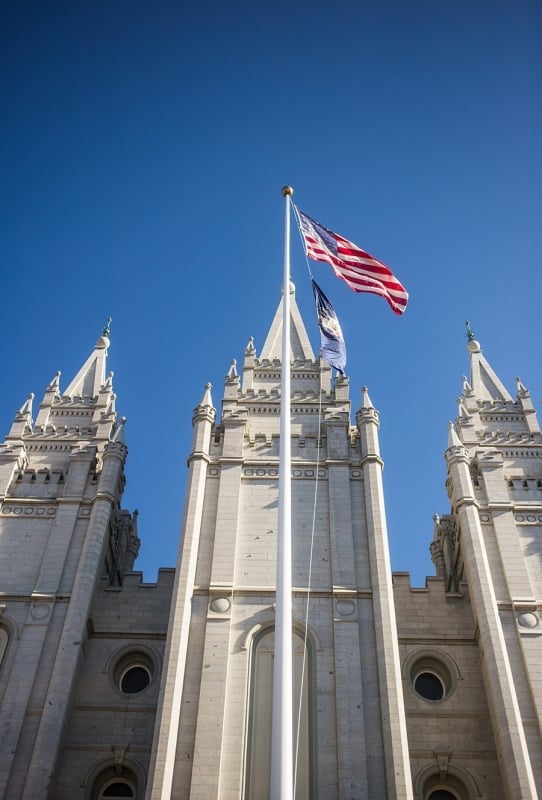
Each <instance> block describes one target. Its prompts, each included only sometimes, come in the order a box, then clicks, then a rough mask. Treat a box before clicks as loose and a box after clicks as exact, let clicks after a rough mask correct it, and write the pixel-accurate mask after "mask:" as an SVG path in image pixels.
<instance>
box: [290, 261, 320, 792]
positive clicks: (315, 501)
mask: <svg viewBox="0 0 542 800" xmlns="http://www.w3.org/2000/svg"><path fill="white" fill-rule="evenodd" d="M309 272H310V269H309ZM319 382H320V387H321V386H322V359H321V358H320V375H319ZM322 393H323V389H322V388H320V394H319V402H318V432H317V437H316V480H315V482H314V498H313V505H312V531H311V546H310V555H309V574H308V580H307V605H306V609H305V623H304V631H303V662H302V667H301V681H300V688H299V703H298V709H297V735H296V742H295V757H294V797H295V792H296V787H297V766H298V756H299V738H300V730H301V706H302V699H303V688H304V685H305V673H306V665H307V639H308V636H309V608H310V599H311V583H312V562H313V555H314V536H315V531H316V509H317V506H318V480H319V473H320V451H321V449H322V447H321V444H322Z"/></svg>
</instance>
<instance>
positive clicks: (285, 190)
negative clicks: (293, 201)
mask: <svg viewBox="0 0 542 800" xmlns="http://www.w3.org/2000/svg"><path fill="white" fill-rule="evenodd" d="M293 193H294V190H293V189H292V187H291V186H283V187H282V196H283V197H288V195H289V196H290V197H291V196H292V195H293Z"/></svg>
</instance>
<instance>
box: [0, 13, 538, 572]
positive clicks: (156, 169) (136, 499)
mask: <svg viewBox="0 0 542 800" xmlns="http://www.w3.org/2000/svg"><path fill="white" fill-rule="evenodd" d="M0 15H1V25H0V38H1V41H0V68H1V73H0V74H1V75H2V79H1V81H2V83H1V89H0V92H1V103H2V123H1V127H0V152H1V173H2V174H1V196H0V202H1V209H0V259H1V263H2V288H3V292H2V314H1V315H0V337H1V338H0V342H1V353H2V365H3V390H2V393H1V395H0V424H1V425H2V426H3V429H4V432H5V433H7V431H8V429H9V425H10V422H11V419H12V416H13V414H14V412H15V410H16V409H17V408H19V407H20V406H21V405H22V403H23V401H24V399H25V398H26V396H27V395H28V393H29V392H30V391H33V392H35V393H36V396H37V399H39V398H41V396H42V393H43V390H44V388H45V386H46V384H47V383H48V382H49V381H50V379H51V378H52V376H53V375H54V373H55V372H56V371H57V370H58V369H61V370H62V373H63V378H62V385H63V386H64V387H65V386H66V385H67V383H68V381H69V380H70V379H71V377H72V376H73V374H74V373H75V372H76V371H77V369H78V368H79V366H80V365H81V364H82V363H83V361H84V360H85V358H86V357H87V355H88V353H89V352H90V351H91V349H92V347H93V344H94V342H95V340H96V338H97V336H98V335H99V333H100V331H101V329H102V327H103V325H104V323H105V321H106V319H107V317H108V316H109V315H111V316H112V317H113V323H112V335H111V339H112V345H111V348H110V356H109V367H110V368H111V369H112V370H114V372H115V378H114V385H115V390H116V392H117V395H118V402H117V408H118V411H119V413H120V414H122V415H125V416H126V417H127V418H128V423H127V429H126V434H127V439H128V445H129V457H128V464H127V479H128V483H127V489H126V493H125V497H124V506H125V507H127V508H129V509H131V510H133V509H135V508H138V509H139V511H140V517H139V533H140V537H141V538H142V542H143V545H142V550H141V555H140V558H139V560H138V562H137V566H138V567H139V568H140V569H143V570H144V572H145V577H146V578H147V579H149V580H154V578H155V576H156V569H157V567H158V566H159V565H163V566H172V565H173V564H174V563H175V560H176V554H177V545H178V539H179V530H180V520H181V512H182V503H183V496H184V485H185V479H186V456H187V455H188V452H189V448H190V441H191V416H192V409H193V408H194V406H195V405H196V404H197V403H198V402H199V400H200V398H201V395H202V393H203V387H204V385H205V383H206V382H207V381H211V382H212V384H213V387H214V388H213V397H214V400H215V404H217V405H218V404H219V402H220V398H221V394H222V386H223V378H224V375H225V374H226V371H227V369H228V367H229V364H230V362H231V359H232V358H237V359H239V360H240V359H241V358H242V355H243V350H244V346H245V344H246V342H247V341H248V338H249V336H254V338H255V343H256V347H257V349H261V347H262V345H263V341H264V338H265V335H266V332H267V328H268V326H269V324H270V322H271V319H272V317H273V314H274V312H275V308H276V306H277V304H278V302H279V298H280V287H281V270H282V266H281V262H282V248H283V200H282V197H281V194H280V189H281V187H282V185H283V184H285V183H289V184H291V185H292V186H294V188H295V198H294V199H295V200H296V202H297V203H298V205H299V207H300V208H301V209H303V210H304V211H306V212H307V213H308V214H310V215H312V216H313V217H315V218H316V219H318V220H319V221H320V222H322V223H323V224H324V225H326V226H327V227H329V228H332V229H334V230H336V231H338V232H339V233H341V234H342V235H343V236H346V237H347V238H349V239H351V240H353V241H355V242H357V243H358V244H359V245H361V246H362V247H364V248H366V249H367V250H369V251H370V252H372V253H373V254H374V255H375V256H377V257H378V258H380V259H381V260H383V261H384V262H386V263H387V264H388V265H389V266H390V267H391V268H392V269H393V270H394V272H395V273H396V275H397V276H398V277H399V278H400V279H401V280H402V282H403V283H404V284H405V286H406V287H407V289H408V290H409V292H410V297H411V300H410V304H409V307H408V309H407V311H406V313H405V315H404V316H403V317H401V318H399V317H396V316H395V315H394V314H393V313H392V312H391V311H390V310H389V308H388V306H387V305H386V303H385V302H384V301H383V300H381V299H379V298H377V297H374V296H371V295H354V294H353V293H351V292H350V291H349V289H348V288H347V287H346V286H345V285H344V284H343V283H341V282H339V281H337V280H336V279H335V278H334V277H333V275H332V273H331V270H330V268H329V267H328V266H327V265H325V264H320V265H318V264H315V265H314V274H315V276H316V278H317V280H319V282H320V285H321V286H322V288H323V290H324V291H325V292H326V294H327V295H328V296H329V297H330V299H331V301H332V302H333V304H334V306H335V309H336V311H337V313H338V315H339V318H340V320H341V324H342V328H343V332H344V335H345V338H346V341H347V347H348V359H349V360H348V365H347V373H348V374H349V376H350V382H351V398H352V404H353V410H354V411H355V409H356V408H357V407H358V406H359V402H360V397H361V393H360V387H361V386H362V385H364V384H366V385H367V386H368V387H369V391H370V395H371V399H372V400H373V402H374V404H375V405H376V406H377V407H378V409H379V411H380V416H381V447H382V451H383V457H384V460H385V471H384V483H385V491H386V507H387V515H388V525H389V534H390V547H391V553H392V564H393V568H394V569H395V570H409V571H410V572H411V574H412V580H413V583H415V584H417V585H420V584H422V583H423V580H424V576H425V575H426V574H431V573H432V565H431V562H430V560H429V555H428V544H429V541H430V538H431V535H432V528H433V523H432V515H433V514H434V513H435V512H438V513H441V514H442V513H446V512H447V511H448V502H447V498H446V496H445V492H444V480H445V470H444V461H443V451H444V447H445V445H446V437H447V431H446V425H447V422H448V420H449V419H451V418H453V417H454V416H455V414H456V398H457V396H458V394H459V392H460V388H461V376H462V375H463V374H464V373H466V372H467V371H468V359H467V351H466V339H465V324H464V323H465V320H466V319H470V320H471V323H472V327H473V329H474V331H475V333H476V335H477V338H478V339H479V340H480V342H481V344H482V347H483V350H484V353H485V355H486V356H487V358H488V359H489V361H490V363H491V364H492V366H493V367H494V368H495V369H496V371H497V372H498V374H499V375H500V377H501V378H502V379H503V380H504V382H505V384H506V385H507V386H508V387H509V389H510V391H512V392H513V391H514V377H515V376H516V375H519V376H521V378H522V380H523V382H524V383H525V384H526V385H527V387H528V388H529V389H530V390H531V393H532V395H533V399H534V401H535V403H536V404H537V406H538V405H539V401H540V399H541V396H542V381H541V377H540V361H539V359H540V334H541V315H540V311H539V305H540V292H541V286H542V279H541V273H540V263H541V257H540V242H539V239H540V229H541V225H540V216H541V215H540V212H541V199H542V164H541V157H540V142H541V141H542V109H541V96H542V95H541V89H542V7H541V6H540V4H538V3H536V2H534V0H533V2H528V1H527V0H516V1H515V2H511V1H510V2H504V1H503V0H496V1H495V2H492V3H484V2H472V0H471V2H463V0H457V1H456V2H446V0H443V2H438V3H437V2H430V0H427V2H424V1H423V0H418V1H416V0H414V1H413V2H408V3H407V2H391V1H388V0H383V1H382V2H379V3H375V2H372V3H369V2H362V1H361V0H359V1H358V2H347V1H346V0H344V1H341V0H338V2H335V3H330V2H321V1H320V0H311V2H308V0H307V1H306V2H299V1H297V2H296V1H295V0H291V1H290V2H288V3H286V2H281V0H275V2H273V3H254V2H244V0H240V1H239V2H235V1H233V2H230V3H222V2H216V0H209V2H201V3H198V4H195V3H187V2H185V3H182V2H164V1H163V0H156V2H154V3H152V4H151V3H146V2H145V3H144V2H139V1H138V0H134V1H133V2H126V1H125V2H101V0H97V2H93V3H74V2H67V1H63V0H57V1H56V2H54V1H52V0H47V1H46V2H44V1H43V0H40V2H32V1H30V2H25V3H19V2H16V0H12V1H11V2H10V1H9V0H7V1H6V2H4V3H3V4H2V8H1V11H0ZM293 244H294V247H293V249H292V277H293V280H294V281H295V283H296V286H297V299H298V302H299V305H300V307H301V310H302V313H303V315H304V318H305V322H306V325H307V328H308V330H309V333H310V336H311V339H312V342H313V347H314V348H315V349H316V348H317V345H318V331H317V326H316V321H315V317H314V311H313V305H312V295H311V288H310V284H309V282H308V280H307V274H306V267H305V261H304V256H303V253H302V249H301V246H300V244H299V242H298V241H297V240H296V239H294V241H293Z"/></svg>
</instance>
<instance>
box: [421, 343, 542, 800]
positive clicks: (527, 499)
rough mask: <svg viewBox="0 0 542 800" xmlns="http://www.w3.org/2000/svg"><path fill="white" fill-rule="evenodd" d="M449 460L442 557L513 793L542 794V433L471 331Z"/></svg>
mask: <svg viewBox="0 0 542 800" xmlns="http://www.w3.org/2000/svg"><path fill="white" fill-rule="evenodd" d="M468 338H469V342H468V350H469V354H470V363H471V377H470V381H469V380H467V378H464V379H463V390H462V393H461V397H460V398H459V409H458V417H457V421H456V425H455V427H454V426H453V425H450V434H449V441H448V448H447V450H446V463H447V468H448V479H447V489H448V494H449V497H450V501H451V513H450V515H448V516H446V517H445V518H443V519H442V520H440V521H439V520H437V525H436V527H435V537H434V541H433V544H432V554H433V560H434V562H435V564H436V566H437V570H438V572H439V574H440V575H442V576H443V578H444V580H445V583H446V586H447V588H448V589H449V590H451V591H454V590H457V589H458V588H459V587H460V586H461V584H464V585H465V587H466V591H467V592H468V595H469V598H470V603H471V606H472V614H473V619H474V623H475V629H476V639H477V644H478V654H479V662H480V666H481V673H482V678H483V685H484V688H485V693H486V697H487V701H488V709H489V717H490V720H491V729H492V731H493V735H494V739H495V747H496V753H497V758H498V763H499V769H500V775H501V781H502V789H503V793H504V796H505V797H507V798H520V797H521V798H536V797H538V796H539V795H538V792H537V787H538V791H542V739H541V730H542V677H541V676H542V628H541V620H540V604H541V601H542V568H541V554H542V437H541V433H540V427H539V425H538V422H537V420H536V414H535V410H534V407H533V403H532V400H531V397H530V395H529V392H528V391H527V390H526V388H525V387H524V385H523V384H522V382H521V381H520V380H519V378H517V379H516V384H517V387H516V392H517V393H516V397H515V398H513V397H512V396H511V395H510V394H509V392H508V390H507V389H506V388H505V386H504V384H503V383H502V382H501V380H500V379H499V377H498V376H497V375H496V373H495V372H494V370H493V369H492V368H491V366H490V365H489V363H488V361H487V360H486V358H485V357H484V355H483V353H482V350H481V347H480V344H479V343H478V342H477V341H476V339H475V338H474V334H473V333H472V331H471V330H470V328H469V331H468Z"/></svg>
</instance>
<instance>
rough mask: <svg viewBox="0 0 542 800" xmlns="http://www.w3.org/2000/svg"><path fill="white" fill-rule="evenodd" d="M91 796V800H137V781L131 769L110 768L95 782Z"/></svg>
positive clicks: (93, 782) (101, 772) (99, 775)
mask: <svg viewBox="0 0 542 800" xmlns="http://www.w3.org/2000/svg"><path fill="white" fill-rule="evenodd" d="M91 786H92V789H91V792H90V794H89V795H87V796H88V797H89V798H91V800H136V799H137V798H138V797H139V795H138V790H137V779H136V777H135V774H134V773H133V772H132V770H131V769H127V768H126V767H123V768H121V769H120V771H119V769H118V766H117V767H114V766H110V767H107V768H106V769H104V770H101V771H100V772H99V773H98V775H97V776H96V778H95V779H94V781H92V784H91Z"/></svg>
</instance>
